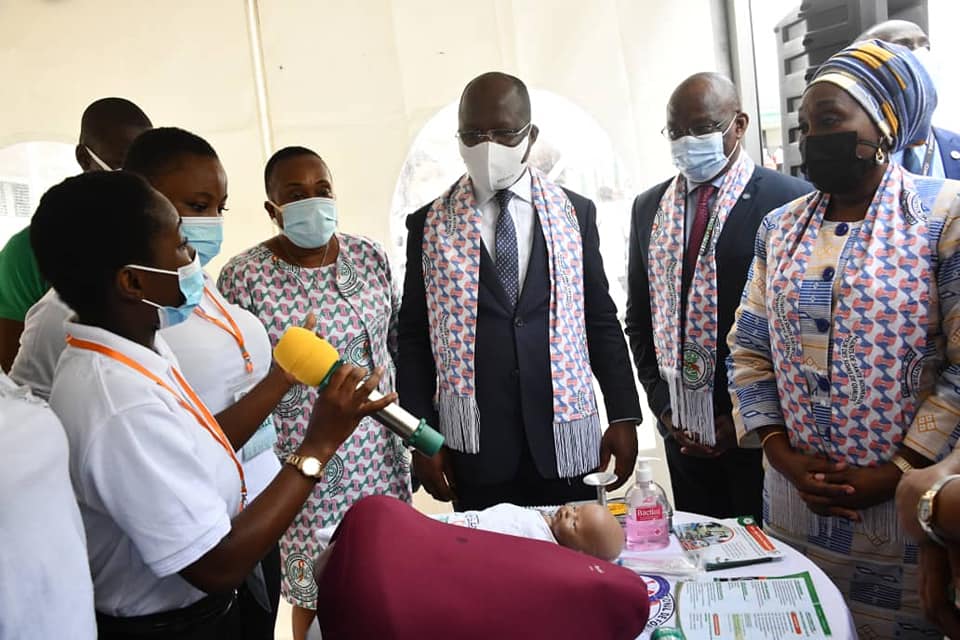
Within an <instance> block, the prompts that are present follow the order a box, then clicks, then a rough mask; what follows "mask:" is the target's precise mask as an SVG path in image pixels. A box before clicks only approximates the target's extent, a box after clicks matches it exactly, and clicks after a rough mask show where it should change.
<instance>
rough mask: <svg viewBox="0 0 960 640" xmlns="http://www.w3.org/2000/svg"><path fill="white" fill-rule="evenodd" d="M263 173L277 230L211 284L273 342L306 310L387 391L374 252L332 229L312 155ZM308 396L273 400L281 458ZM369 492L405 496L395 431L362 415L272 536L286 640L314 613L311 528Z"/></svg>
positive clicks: (384, 328) (383, 301)
mask: <svg viewBox="0 0 960 640" xmlns="http://www.w3.org/2000/svg"><path fill="white" fill-rule="evenodd" d="M264 179H265V183H266V190H267V196H268V198H269V200H268V201H267V203H266V205H265V206H266V209H267V212H268V214H269V215H270V217H271V219H273V220H274V221H275V222H276V224H277V225H278V226H279V227H280V233H279V234H278V235H276V236H274V237H273V238H270V239H269V240H267V241H265V242H263V243H262V244H259V245H257V246H255V247H253V248H252V249H249V250H247V251H245V252H244V253H241V254H240V255H238V256H236V257H234V258H233V259H231V260H230V262H229V263H228V264H227V265H226V266H225V267H224V269H223V271H222V272H221V274H220V279H219V282H218V284H219V287H220V290H221V291H222V293H223V295H224V297H225V298H227V300H229V301H231V302H233V303H234V304H237V305H239V306H241V307H243V308H245V309H247V310H248V311H250V312H252V313H253V314H254V315H256V316H257V317H258V318H260V320H261V322H263V324H264V326H265V327H266V328H267V333H268V334H269V336H270V340H271V341H272V342H273V343H274V344H276V342H277V340H278V339H279V338H280V336H281V335H282V333H283V331H284V329H285V328H286V327H289V326H293V325H301V324H303V323H304V321H305V319H306V317H307V315H308V314H309V313H311V312H312V313H313V314H314V315H315V316H316V320H317V327H316V331H317V334H318V335H320V336H322V337H324V338H326V339H327V340H329V341H330V343H331V344H333V346H334V347H336V348H337V350H338V351H339V352H340V354H341V356H342V357H343V359H344V360H346V361H348V362H350V363H352V364H356V365H359V366H362V367H365V368H367V370H369V371H373V370H374V369H375V368H376V367H380V366H382V367H385V369H386V371H385V373H384V375H383V380H382V382H381V387H380V390H381V391H382V392H387V391H389V390H392V389H393V388H394V377H395V367H394V362H393V356H394V354H395V352H396V351H395V349H396V313H397V310H398V308H399V300H398V299H397V296H396V289H395V287H394V285H393V282H392V278H391V273H390V265H389V263H388V261H387V256H386V254H385V252H384V250H383V248H382V247H381V246H380V245H378V244H376V243H374V242H372V241H371V240H368V239H366V238H361V237H358V236H353V235H349V234H346V233H338V232H336V226H337V209H336V200H335V196H334V191H333V178H332V177H331V175H330V170H329V169H328V168H327V165H326V163H324V161H323V160H322V159H321V158H320V156H318V155H317V154H316V153H314V152H313V151H310V150H309V149H305V148H302V147H288V148H286V149H282V150H280V151H278V152H277V153H276V154H274V156H273V157H272V158H271V159H270V161H269V162H268V163H267V166H266V170H265V176H264ZM316 394H317V391H316V389H307V388H306V387H304V386H301V385H298V386H296V387H294V388H293V389H292V390H291V392H290V393H289V394H288V395H287V396H286V397H285V398H284V399H283V401H281V403H280V405H279V406H278V408H277V410H276V413H275V417H276V418H277V420H276V422H277V424H278V430H279V439H278V442H277V448H278V451H277V453H278V455H279V456H280V459H281V460H283V459H284V458H285V457H286V455H287V454H288V453H291V452H293V451H294V450H295V449H296V447H297V444H298V443H299V442H300V440H301V439H302V438H303V434H304V429H305V428H306V425H307V422H308V420H309V417H310V415H309V413H310V408H311V407H312V406H313V402H314V399H315V397H316ZM373 494H380V495H390V496H394V497H397V498H400V499H402V500H406V501H409V500H410V472H409V455H408V453H407V451H406V450H405V449H404V447H403V445H402V443H401V442H400V440H399V439H398V438H397V437H396V436H394V435H393V434H391V433H390V432H389V431H387V430H386V429H384V428H383V427H382V426H380V425H379V424H378V423H377V422H375V421H373V420H372V419H365V420H364V421H362V422H361V423H360V426H359V427H357V430H356V431H355V432H354V434H353V435H352V436H351V437H350V438H349V439H348V440H347V441H346V442H345V443H344V444H343V445H342V446H341V447H340V449H339V450H338V451H337V454H336V455H335V456H334V458H333V459H332V460H331V461H330V462H329V463H328V465H327V467H326V474H325V477H324V479H323V481H321V482H318V483H317V486H316V489H315V490H314V493H313V495H312V496H311V497H310V498H309V499H308V500H307V502H306V503H305V504H304V506H303V508H302V509H301V511H300V515H299V516H298V517H297V519H296V520H295V521H294V523H293V524H292V525H291V526H290V529H289V530H288V531H287V533H286V534H285V535H284V537H283V538H282V539H281V541H280V553H281V569H282V573H283V582H282V591H283V594H284V596H285V597H286V598H287V600H289V601H290V602H291V604H293V605H294V616H293V627H294V638H295V640H302V639H303V638H305V636H306V632H307V629H308V627H309V625H310V623H311V622H312V620H313V617H314V612H315V610H316V593H317V588H316V584H315V583H314V580H313V571H312V567H313V562H314V559H315V558H316V555H317V553H318V548H317V541H316V538H315V532H316V531H317V530H318V529H320V528H322V527H328V526H331V525H332V524H335V523H337V522H339V520H340V518H342V517H343V515H344V513H345V512H346V510H347V509H348V508H349V507H350V506H351V505H352V504H353V503H354V502H356V501H357V500H359V499H360V498H362V497H364V496H368V495H373Z"/></svg>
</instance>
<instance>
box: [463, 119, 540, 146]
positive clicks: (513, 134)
mask: <svg viewBox="0 0 960 640" xmlns="http://www.w3.org/2000/svg"><path fill="white" fill-rule="evenodd" d="M532 124H533V123H532V122H528V123H527V124H525V125H524V126H522V127H520V128H519V129H488V130H487V131H480V130H479V129H473V130H471V131H457V138H459V139H460V142H462V143H463V144H465V145H467V146H468V147H472V146H474V145H477V144H480V143H481V142H483V141H484V140H489V141H490V142H498V143H500V144H505V145H507V146H508V147H512V146H514V145H516V144H517V143H518V142H520V139H521V138H522V137H523V136H524V135H526V133H527V131H528V130H529V129H530V126H531V125H532Z"/></svg>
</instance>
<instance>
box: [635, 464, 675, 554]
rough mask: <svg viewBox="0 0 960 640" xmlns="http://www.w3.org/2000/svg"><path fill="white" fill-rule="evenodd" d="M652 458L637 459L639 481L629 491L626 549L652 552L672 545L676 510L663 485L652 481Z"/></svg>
mask: <svg viewBox="0 0 960 640" xmlns="http://www.w3.org/2000/svg"><path fill="white" fill-rule="evenodd" d="M652 459H653V458H638V459H637V478H636V483H635V484H634V485H633V488H632V489H630V492H629V493H627V527H626V528H627V549H629V550H630V551H650V550H652V549H662V548H664V547H665V546H667V545H668V544H670V515H671V513H672V511H673V509H672V507H671V506H670V501H669V500H667V494H666V493H665V492H664V490H663V488H662V487H661V486H660V485H658V484H657V483H656V482H654V481H653V469H651V468H650V461H651V460H652Z"/></svg>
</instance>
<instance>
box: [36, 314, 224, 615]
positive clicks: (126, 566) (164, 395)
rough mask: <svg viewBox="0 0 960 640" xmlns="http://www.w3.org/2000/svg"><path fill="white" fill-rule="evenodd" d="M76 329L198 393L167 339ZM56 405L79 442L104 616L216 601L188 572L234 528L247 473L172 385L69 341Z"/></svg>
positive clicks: (73, 472) (73, 446)
mask: <svg viewBox="0 0 960 640" xmlns="http://www.w3.org/2000/svg"><path fill="white" fill-rule="evenodd" d="M66 329H67V333H68V334H70V335H72V336H74V337H75V338H77V339H80V340H88V341H92V342H97V343H100V344H102V345H105V346H106V347H109V348H111V349H114V350H116V351H118V352H120V353H121V354H123V355H125V356H127V357H128V358H130V359H132V360H134V361H135V362H137V363H139V364H140V365H141V366H143V367H145V368H146V369H147V370H148V371H150V372H151V373H153V374H154V375H155V376H157V377H159V378H160V379H162V380H164V381H165V382H166V383H167V384H168V385H169V386H170V387H171V388H172V389H174V390H176V391H177V392H178V393H179V394H181V397H188V396H187V394H186V393H185V392H184V391H183V389H182V388H181V387H180V384H179V383H178V382H177V379H176V378H175V377H174V375H173V373H172V369H173V368H174V367H177V361H176V358H175V357H174V355H173V353H172V352H171V351H170V348H169V347H168V346H167V344H166V343H165V342H164V340H163V338H162V337H161V336H160V335H159V334H158V335H157V336H156V338H155V342H154V348H155V349H156V351H154V350H151V349H148V348H146V347H144V346H142V345H139V344H136V343H134V342H131V341H129V340H127V339H125V338H121V337H120V336H118V335H116V334H113V333H111V332H109V331H106V330H104V329H100V328H97V327H91V326H87V325H81V324H77V323H74V322H68V323H67V325H66ZM50 405H51V407H52V408H53V410H54V412H55V413H56V414H57V416H58V417H59V418H60V420H61V422H63V427H64V430H65V431H66V433H67V439H68V440H69V442H70V476H71V479H72V481H73V489H74V493H75V494H76V497H77V502H78V503H79V505H80V514H81V516H82V517H83V524H84V527H85V529H86V534H87V550H88V554H89V560H90V570H91V573H92V574H93V584H94V597H95V601H96V608H97V611H100V612H102V613H105V614H107V615H111V616H119V617H131V616H140V615H146V614H151V613H157V612H160V611H166V610H170V609H180V608H183V607H186V606H189V605H191V604H193V603H194V602H197V601H198V600H200V599H202V598H203V597H205V595H206V594H205V593H203V592H202V591H200V590H199V589H196V588H195V587H193V586H192V585H190V584H189V583H188V582H187V581H186V580H184V579H183V578H181V577H180V575H179V574H178V572H179V571H181V570H182V569H184V568H186V567H188V566H190V565H191V564H193V563H194V562H196V561H197V560H199V559H200V558H201V557H202V556H203V555H204V554H206V553H207V552H208V551H210V550H211V549H213V548H214V547H215V546H216V545H217V544H218V543H219V542H220V540H222V539H223V537H224V536H226V535H227V534H228V533H229V532H230V528H231V522H230V521H231V518H233V516H235V515H236V514H237V512H238V509H239V506H240V476H239V474H238V473H237V468H236V466H235V465H234V462H233V460H232V459H231V457H230V455H229V454H228V452H227V451H225V450H224V448H223V447H222V446H221V445H220V443H219V442H217V440H215V439H214V438H213V436H211V435H210V433H208V432H207V430H206V429H204V427H203V426H201V425H200V423H199V422H198V421H197V419H196V418H195V417H194V416H193V415H192V414H191V413H190V412H188V411H187V410H186V409H184V408H183V407H182V406H181V405H180V403H179V402H178V399H177V397H175V396H174V395H173V393H171V392H170V391H168V390H166V389H164V388H163V387H161V386H160V385H158V384H156V383H155V382H153V381H152V380H151V379H150V378H148V377H146V376H145V375H143V374H142V373H139V372H137V371H135V370H134V369H132V368H130V367H129V366H127V365H125V364H123V363H121V362H119V361H117V360H115V359H113V358H111V357H108V356H106V355H103V354H100V353H97V352H94V351H90V350H87V349H80V348H77V347H69V346H68V347H67V349H66V350H65V351H64V352H63V355H62V356H61V357H60V363H59V365H58V366H57V374H56V377H55V378H54V381H53V390H52V392H51V395H50Z"/></svg>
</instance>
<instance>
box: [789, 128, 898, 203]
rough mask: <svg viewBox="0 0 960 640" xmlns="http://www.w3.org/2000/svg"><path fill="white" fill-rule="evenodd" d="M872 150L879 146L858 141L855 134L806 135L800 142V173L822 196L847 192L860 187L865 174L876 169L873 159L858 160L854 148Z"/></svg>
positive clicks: (847, 132) (842, 132)
mask: <svg viewBox="0 0 960 640" xmlns="http://www.w3.org/2000/svg"><path fill="white" fill-rule="evenodd" d="M858 144H862V145H865V146H868V147H873V148H874V149H879V148H880V145H878V144H876V143H875V142H870V141H869V140H861V139H859V138H858V137H857V132H856V131H841V132H840V133H826V134H823V135H819V136H806V137H805V138H804V139H803V141H802V142H801V143H800V156H801V157H802V158H803V164H802V165H801V167H800V168H801V170H802V171H803V172H804V173H805V174H806V176H807V179H808V180H810V182H812V183H813V186H815V187H816V188H817V189H819V190H820V191H823V192H825V193H850V192H852V191H856V190H857V188H858V187H859V186H860V185H861V184H863V181H864V178H865V176H866V175H867V173H868V172H869V171H870V170H871V169H873V168H874V167H876V166H877V162H876V160H875V158H874V157H872V156H871V157H869V158H861V157H860V156H858V155H857V145H858Z"/></svg>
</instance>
